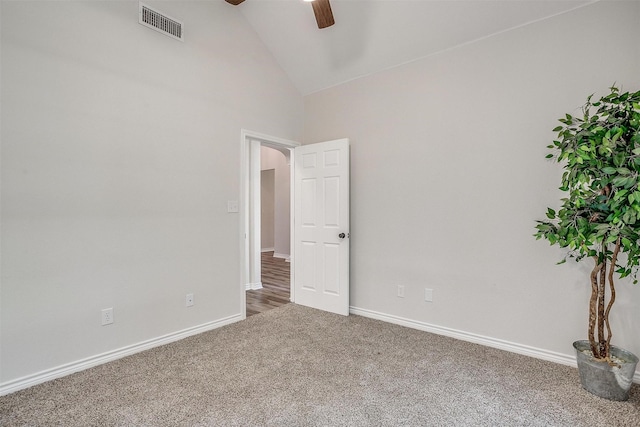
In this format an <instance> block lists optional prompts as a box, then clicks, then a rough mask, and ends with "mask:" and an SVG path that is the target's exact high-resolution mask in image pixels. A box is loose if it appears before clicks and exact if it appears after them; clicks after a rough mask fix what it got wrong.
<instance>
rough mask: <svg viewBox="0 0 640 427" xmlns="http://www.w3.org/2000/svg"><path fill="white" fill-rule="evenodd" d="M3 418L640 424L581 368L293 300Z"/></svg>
mask: <svg viewBox="0 0 640 427" xmlns="http://www.w3.org/2000/svg"><path fill="white" fill-rule="evenodd" d="M0 425H2V426H44V425H58V426H572V427H573V426H597V425H606V426H640V386H638V385H637V384H636V385H634V386H633V388H632V391H631V398H630V400H629V401H627V402H610V401H607V400H604V399H601V398H598V397H596V396H593V395H591V394H589V393H587V392H586V391H584V390H583V389H582V388H581V386H580V383H579V379H578V374H577V371H576V370H575V369H574V368H570V367H566V366H562V365H557V364H554V363H549V362H544V361H540V360H536V359H532V358H529V357H526V356H519V355H516V354H511V353H507V352H504V351H500V350H495V349H491V348H487V347H483V346H479V345H475V344H470V343H466V342H462V341H457V340H454V339H451V338H446V337H441V336H438V335H433V334H429V333H425V332H421V331H417V330H413V329H408V328H404V327H401V326H397V325H392V324H388V323H384V322H380V321H376V320H372V319H367V318H364V317H360V316H349V317H341V316H337V315H333V314H328V313H324V312H321V311H317V310H313V309H309V308H305V307H301V306H297V305H295V304H287V305H285V306H283V307H280V308H277V309H274V310H271V311H269V312H266V313H263V314H258V315H255V316H252V317H250V318H249V319H247V320H245V321H243V322H239V323H235V324H233V325H229V326H225V327H223V328H220V329H217V330H214V331H211V332H207V333H203V334H200V335H197V336H193V337H190V338H187V339H184V340H182V341H179V342H176V343H173V344H169V345H166V346H163V347H158V348H156V349H152V350H149V351H146V352H144V353H139V354H136V355H133V356H130V357H127V358H124V359H121V360H118V361H115V362H112V363H109V364H106V365H102V366H98V367H96V368H92V369H89V370H86V371H83V372H80V373H77V374H74V375H70V376H67V377H65V378H61V379H57V380H54V381H51V382H48V383H45V384H41V385H38V386H35V387H32V388H30V389H27V390H22V391H19V392H17V393H13V394H10V395H7V396H4V397H0Z"/></svg>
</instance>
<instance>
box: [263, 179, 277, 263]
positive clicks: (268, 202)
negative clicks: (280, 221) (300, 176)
mask: <svg viewBox="0 0 640 427" xmlns="http://www.w3.org/2000/svg"><path fill="white" fill-rule="evenodd" d="M275 178H276V171H275V169H262V170H261V171H260V247H261V249H262V250H263V251H272V250H273V240H274V234H275V233H274V231H273V229H274V225H275V198H276V197H275V194H276V192H275V187H276V184H275Z"/></svg>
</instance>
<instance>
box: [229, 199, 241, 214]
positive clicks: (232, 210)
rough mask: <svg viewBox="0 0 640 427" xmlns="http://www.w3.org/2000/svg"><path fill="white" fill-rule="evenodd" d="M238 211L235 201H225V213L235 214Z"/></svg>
mask: <svg viewBox="0 0 640 427" xmlns="http://www.w3.org/2000/svg"><path fill="white" fill-rule="evenodd" d="M238 211H239V207H238V201H237V200H229V201H227V212H229V213H236V212H238Z"/></svg>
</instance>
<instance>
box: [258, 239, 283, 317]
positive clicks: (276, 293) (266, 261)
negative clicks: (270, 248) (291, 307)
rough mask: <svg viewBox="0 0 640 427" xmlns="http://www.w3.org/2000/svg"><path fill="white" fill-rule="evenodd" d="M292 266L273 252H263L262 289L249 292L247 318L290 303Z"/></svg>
mask: <svg viewBox="0 0 640 427" xmlns="http://www.w3.org/2000/svg"><path fill="white" fill-rule="evenodd" d="M290 265H291V263H288V262H286V261H285V260H284V258H274V256H273V252H262V289H256V290H250V291H247V317H249V316H252V315H254V314H258V313H262V312H263V311H267V310H271V309H272V308H276V307H280V306H281V305H284V304H288V303H289V302H290V300H289V298H290V292H289V291H290V285H289V280H290V276H289V271H290V270H289V268H290Z"/></svg>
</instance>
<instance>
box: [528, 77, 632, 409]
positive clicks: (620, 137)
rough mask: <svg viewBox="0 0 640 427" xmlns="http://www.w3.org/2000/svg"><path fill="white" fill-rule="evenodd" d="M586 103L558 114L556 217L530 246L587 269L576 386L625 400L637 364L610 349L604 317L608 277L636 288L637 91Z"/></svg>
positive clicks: (550, 216)
mask: <svg viewBox="0 0 640 427" xmlns="http://www.w3.org/2000/svg"><path fill="white" fill-rule="evenodd" d="M592 97H593V95H591V96H589V97H588V98H587V102H586V103H585V105H584V106H583V108H582V114H581V117H574V116H572V115H570V114H566V115H565V117H563V118H561V119H560V122H561V123H562V125H560V126H558V127H556V128H555V129H554V130H553V131H554V132H557V134H558V137H557V139H556V140H555V141H553V144H551V145H549V146H548V148H549V149H551V150H552V152H551V153H550V154H548V155H547V158H548V159H555V160H556V161H557V162H559V163H561V164H562V165H563V169H564V173H563V175H562V185H561V187H560V190H561V191H563V192H565V193H566V196H565V197H564V198H562V199H561V201H562V206H561V207H560V209H559V210H558V211H557V212H556V211H555V210H554V209H551V208H547V212H546V216H547V220H544V221H537V225H536V228H537V232H536V233H535V236H536V238H537V239H540V238H544V239H547V240H548V241H549V243H550V244H551V245H558V246H560V247H561V248H565V249H566V250H567V252H566V256H565V257H564V259H562V260H561V261H560V262H559V264H561V263H564V262H565V261H566V260H567V259H568V258H573V259H575V260H576V261H580V260H582V259H585V258H589V259H591V260H592V261H593V262H594V266H593V270H592V271H591V274H590V277H589V284H590V286H591V298H590V300H589V327H588V340H584V341H576V342H575V343H574V348H575V349H576V354H577V360H578V370H579V373H580V379H581V382H582V386H583V387H584V388H585V389H587V390H588V391H590V392H591V393H593V394H596V395H598V396H601V397H604V398H607V399H611V400H627V399H628V397H629V389H630V387H631V383H632V380H633V375H634V372H635V368H636V365H637V363H638V358H637V357H636V356H635V355H633V354H632V353H629V352H628V351H625V350H622V349H620V348H618V347H616V346H613V345H611V338H612V336H613V334H612V332H611V325H610V323H609V315H610V312H611V308H612V306H613V303H614V301H615V299H616V292H615V285H614V276H615V275H617V276H618V277H620V278H624V277H630V278H632V279H633V283H637V281H638V280H637V273H638V266H639V265H640V91H638V92H635V93H629V92H624V93H621V91H620V90H619V89H618V88H617V87H615V86H614V87H611V88H610V93H609V94H607V95H606V96H603V97H601V98H600V99H599V100H597V101H592Z"/></svg>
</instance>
